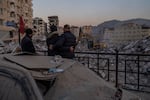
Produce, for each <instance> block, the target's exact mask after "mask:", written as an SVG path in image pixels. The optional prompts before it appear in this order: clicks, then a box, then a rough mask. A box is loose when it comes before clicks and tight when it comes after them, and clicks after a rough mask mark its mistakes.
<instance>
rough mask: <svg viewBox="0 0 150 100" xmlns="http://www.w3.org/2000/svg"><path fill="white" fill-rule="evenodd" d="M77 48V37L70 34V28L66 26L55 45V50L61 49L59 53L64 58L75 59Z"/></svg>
mask: <svg viewBox="0 0 150 100" xmlns="http://www.w3.org/2000/svg"><path fill="white" fill-rule="evenodd" d="M75 46H76V37H75V36H74V34H73V33H71V32H70V26H69V25H68V24H66V25H64V33H63V34H62V35H61V36H60V38H59V40H58V41H57V42H56V44H55V45H54V48H57V49H59V53H60V55H61V56H62V57H63V58H70V59H73V58H74V57H75V55H74V49H75Z"/></svg>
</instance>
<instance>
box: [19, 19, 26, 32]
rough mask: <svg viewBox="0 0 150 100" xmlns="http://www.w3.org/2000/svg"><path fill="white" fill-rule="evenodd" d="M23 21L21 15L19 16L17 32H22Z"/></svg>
mask: <svg viewBox="0 0 150 100" xmlns="http://www.w3.org/2000/svg"><path fill="white" fill-rule="evenodd" d="M24 26H25V24H24V21H23V18H22V16H20V19H19V33H22V34H24Z"/></svg>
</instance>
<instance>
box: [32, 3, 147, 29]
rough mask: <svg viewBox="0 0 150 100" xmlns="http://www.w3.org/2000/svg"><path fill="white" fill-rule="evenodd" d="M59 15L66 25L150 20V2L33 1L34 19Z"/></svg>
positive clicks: (46, 19) (61, 22)
mask: <svg viewBox="0 0 150 100" xmlns="http://www.w3.org/2000/svg"><path fill="white" fill-rule="evenodd" d="M53 15H57V16H58V17H59V24H60V26H62V25H64V24H70V25H76V26H83V25H94V26H97V25H98V24H100V23H103V22H104V21H108V20H113V19H117V20H127V19H132V18H146V19H150V0H33V17H40V18H43V19H44V21H46V22H48V16H53Z"/></svg>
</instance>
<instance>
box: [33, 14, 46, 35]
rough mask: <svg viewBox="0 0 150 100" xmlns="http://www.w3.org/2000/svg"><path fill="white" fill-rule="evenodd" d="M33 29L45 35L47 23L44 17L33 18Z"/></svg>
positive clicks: (36, 32)
mask: <svg viewBox="0 0 150 100" xmlns="http://www.w3.org/2000/svg"><path fill="white" fill-rule="evenodd" d="M33 30H34V33H35V34H37V35H43V34H45V33H46V31H47V25H46V23H45V22H44V20H43V19H42V18H39V17H36V18H34V19H33Z"/></svg>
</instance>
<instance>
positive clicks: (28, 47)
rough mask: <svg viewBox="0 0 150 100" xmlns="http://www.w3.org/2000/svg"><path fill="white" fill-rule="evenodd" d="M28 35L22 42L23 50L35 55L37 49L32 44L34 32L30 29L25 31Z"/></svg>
mask: <svg viewBox="0 0 150 100" xmlns="http://www.w3.org/2000/svg"><path fill="white" fill-rule="evenodd" d="M25 33H26V35H25V36H24V37H23V39H22V40H21V48H22V51H23V52H29V53H35V48H34V45H33V42H32V36H33V31H32V29H30V28H28V29H26V30H25Z"/></svg>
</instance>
